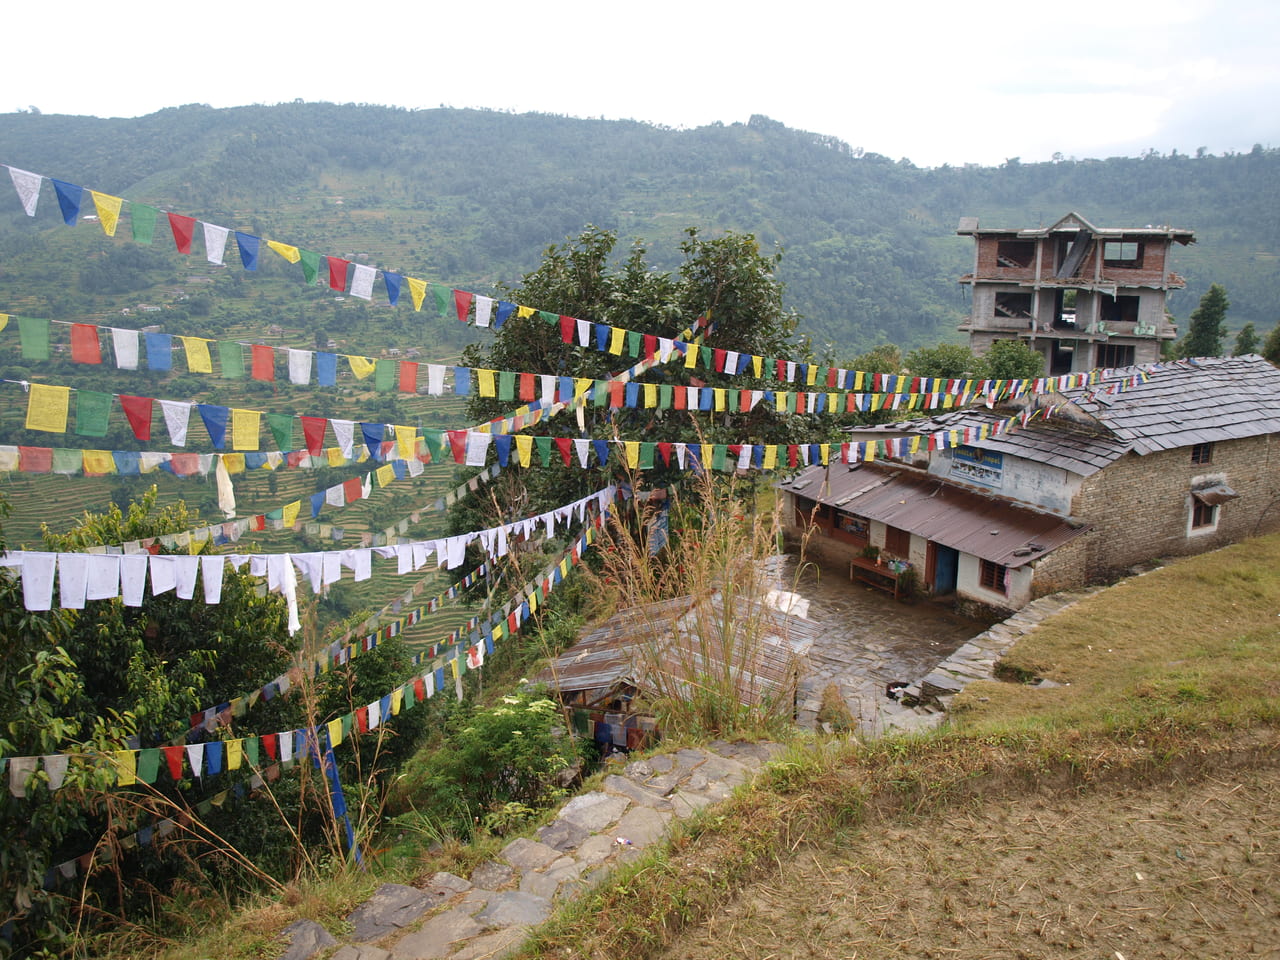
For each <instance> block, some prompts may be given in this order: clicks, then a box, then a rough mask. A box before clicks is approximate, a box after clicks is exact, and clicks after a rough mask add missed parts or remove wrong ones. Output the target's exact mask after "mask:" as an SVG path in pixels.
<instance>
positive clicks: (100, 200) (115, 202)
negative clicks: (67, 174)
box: [89, 190, 124, 237]
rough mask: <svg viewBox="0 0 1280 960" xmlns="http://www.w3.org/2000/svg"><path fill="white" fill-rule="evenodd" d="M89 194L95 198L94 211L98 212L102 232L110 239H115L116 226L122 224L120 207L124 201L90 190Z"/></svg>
mask: <svg viewBox="0 0 1280 960" xmlns="http://www.w3.org/2000/svg"><path fill="white" fill-rule="evenodd" d="M89 193H90V195H92V197H93V206H94V209H95V210H97V211H98V222H99V223H100V224H101V225H102V232H103V233H105V234H106V235H107V236H108V237H114V236H115V235H116V225H117V224H118V223H119V222H120V206H121V205H122V204H123V203H124V201H123V200H122V199H121V198H120V197H113V196H111V195H110V194H109V193H99V192H98V191H97V190H90V191H89Z"/></svg>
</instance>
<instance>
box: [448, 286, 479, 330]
mask: <svg viewBox="0 0 1280 960" xmlns="http://www.w3.org/2000/svg"><path fill="white" fill-rule="evenodd" d="M474 296H475V295H474V294H471V293H468V292H467V291H466V290H455V291H453V305H454V306H455V307H456V308H457V310H458V319H459V320H460V321H462V322H463V323H466V322H467V314H468V313H470V312H471V300H472V298H473V297H474Z"/></svg>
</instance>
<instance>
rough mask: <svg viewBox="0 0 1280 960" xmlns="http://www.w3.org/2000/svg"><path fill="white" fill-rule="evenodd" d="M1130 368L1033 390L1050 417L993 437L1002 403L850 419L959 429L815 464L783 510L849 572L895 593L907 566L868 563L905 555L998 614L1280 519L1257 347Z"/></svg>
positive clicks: (899, 427) (932, 582) (920, 572)
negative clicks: (862, 457)
mask: <svg viewBox="0 0 1280 960" xmlns="http://www.w3.org/2000/svg"><path fill="white" fill-rule="evenodd" d="M1133 373H1134V371H1133V370H1119V371H1107V372H1106V373H1105V374H1104V376H1103V378H1102V380H1101V381H1100V382H1099V383H1098V384H1095V385H1092V386H1090V387H1088V388H1085V389H1081V390H1074V391H1069V392H1067V393H1049V394H1038V395H1034V396H1031V397H1028V398H1024V399H1023V400H1021V401H1018V402H1016V403H1017V406H1020V407H1021V408H1022V410H1024V411H1026V410H1035V409H1036V408H1046V411H1041V413H1043V412H1047V411H1051V413H1050V415H1049V416H1048V417H1047V418H1044V419H1040V418H1037V419H1032V420H1030V421H1029V422H1027V423H1026V424H1025V425H1023V426H1019V427H1017V428H1016V429H1013V430H1010V431H1007V432H1004V433H1001V434H999V435H998V436H990V435H987V434H988V432H989V429H990V427H991V426H992V425H993V424H996V423H998V422H1003V421H1005V420H1007V418H1008V417H1009V415H1010V412H1011V410H1010V409H1009V408H997V409H994V410H986V409H966V410H960V411H954V412H949V413H946V414H942V415H939V416H933V417H928V418H925V419H921V420H911V421H904V422H900V423H893V424H886V425H883V426H880V427H870V428H858V429H855V431H853V433H852V435H851V436H852V437H853V438H855V439H872V438H874V439H887V438H895V437H903V436H912V435H919V436H922V437H924V436H929V437H934V438H936V437H938V436H939V435H943V434H945V435H946V436H948V437H950V438H953V441H954V442H953V443H948V444H946V445H945V447H944V446H943V445H941V444H935V443H921V444H920V445H919V452H918V453H917V454H915V455H914V456H910V457H905V458H899V459H891V460H887V461H880V462H876V463H869V464H861V465H853V466H852V467H851V466H850V465H847V464H837V463H832V464H831V466H829V467H821V466H815V467H809V468H808V469H806V470H804V471H802V472H801V473H799V474H798V475H796V476H795V477H793V478H791V479H790V480H788V481H786V482H785V483H783V484H782V485H781V486H780V489H781V491H782V493H783V495H784V496H785V498H786V501H787V502H786V506H787V508H788V516H789V517H790V519H791V520H792V521H793V524H794V527H795V529H797V530H800V529H804V528H806V527H808V528H811V529H812V534H813V535H812V536H811V538H810V540H809V548H810V549H811V550H812V551H814V552H816V553H817V554H818V555H819V556H822V557H825V558H827V559H829V560H833V561H836V562H840V563H842V564H844V563H847V564H848V565H849V568H850V572H851V575H853V576H855V577H858V578H860V579H863V580H865V581H867V582H870V583H873V585H874V584H875V583H877V582H878V583H879V585H881V586H884V587H885V588H886V589H888V588H890V587H892V586H895V585H896V583H897V580H898V579H899V575H900V571H899V570H897V569H895V567H896V566H901V565H900V564H896V565H882V564H880V563H878V562H876V561H879V560H881V559H892V560H898V561H904V562H905V563H906V564H909V565H910V567H909V569H911V570H912V571H913V578H914V579H915V581H916V583H917V584H918V586H919V587H920V588H921V589H922V590H924V591H925V592H928V593H932V594H938V595H945V594H950V593H953V592H954V593H955V594H956V596H957V599H958V600H959V601H960V602H961V604H962V605H971V606H979V607H986V608H990V609H992V610H995V611H1007V610H1015V609H1017V608H1019V607H1021V606H1023V605H1024V604H1026V603H1027V602H1029V601H1030V600H1032V599H1034V598H1036V597H1038V596H1043V595H1045V594H1048V593H1052V592H1054V591H1056V590H1060V589H1064V588H1069V587H1076V586H1083V585H1085V584H1090V583H1097V582H1104V581H1106V580H1108V579H1111V578H1112V577H1114V576H1116V575H1117V574H1119V573H1121V572H1122V571H1124V570H1126V569H1128V568H1130V567H1132V566H1134V565H1136V564H1140V563H1143V562H1145V561H1149V560H1152V559H1155V558H1159V557H1169V556H1176V555H1180V554H1190V553H1200V552H1202V551H1205V550H1209V549H1212V548H1214V547H1218V546H1222V545H1224V544H1227V543H1231V542H1234V541H1237V540H1240V539H1243V538H1245V537H1248V536H1251V535H1254V534H1257V533H1261V532H1265V531H1268V530H1271V529H1277V528H1280V370H1278V369H1276V368H1275V367H1273V366H1272V365H1271V364H1270V363H1268V362H1266V361H1265V360H1263V359H1262V358H1261V357H1256V356H1249V357H1216V358H1207V359H1201V360H1195V361H1183V362H1179V363H1173V364H1165V365H1160V366H1158V367H1154V368H1152V369H1151V371H1150V374H1149V379H1147V380H1146V381H1145V382H1132V381H1131V380H1129V379H1128V378H1131V377H1132V374H1133ZM1116 383H1121V384H1124V385H1125V387H1126V388H1125V389H1122V390H1120V391H1119V392H1115V393H1109V392H1106V391H1104V390H1101V389H1099V388H1100V387H1106V386H1108V385H1109V384H1116ZM1067 401H1069V402H1067ZM984 428H986V429H984ZM869 548H875V550H871V549H869ZM868 553H878V554H879V556H878V557H876V558H875V560H872V558H870V557H868V556H866V555H865V554H868Z"/></svg>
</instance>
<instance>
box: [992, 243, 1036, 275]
mask: <svg viewBox="0 0 1280 960" xmlns="http://www.w3.org/2000/svg"><path fill="white" fill-rule="evenodd" d="M1035 260H1036V245H1035V243H1034V242H1033V241H1031V240H1001V241H999V243H998V244H997V246H996V262H997V263H999V264H1000V266H1002V267H1010V268H1012V269H1015V270H1025V269H1026V268H1027V267H1029V266H1031V264H1033V263H1035Z"/></svg>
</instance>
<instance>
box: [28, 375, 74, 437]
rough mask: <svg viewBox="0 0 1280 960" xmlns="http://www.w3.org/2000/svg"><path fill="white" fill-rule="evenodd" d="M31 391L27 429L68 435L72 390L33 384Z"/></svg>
mask: <svg viewBox="0 0 1280 960" xmlns="http://www.w3.org/2000/svg"><path fill="white" fill-rule="evenodd" d="M30 389H31V392H30V394H29V395H28V396H27V422H26V427H27V429H28V430H44V431H47V432H48V433H66V432H67V411H68V408H69V406H70V403H71V388H70V387H51V386H47V385H45V384H42V383H33V384H31V388H30Z"/></svg>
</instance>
